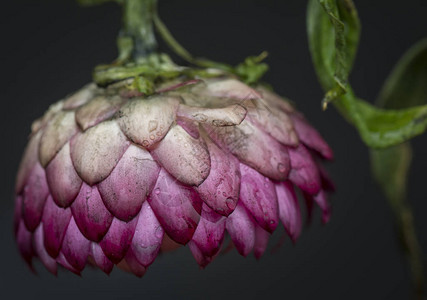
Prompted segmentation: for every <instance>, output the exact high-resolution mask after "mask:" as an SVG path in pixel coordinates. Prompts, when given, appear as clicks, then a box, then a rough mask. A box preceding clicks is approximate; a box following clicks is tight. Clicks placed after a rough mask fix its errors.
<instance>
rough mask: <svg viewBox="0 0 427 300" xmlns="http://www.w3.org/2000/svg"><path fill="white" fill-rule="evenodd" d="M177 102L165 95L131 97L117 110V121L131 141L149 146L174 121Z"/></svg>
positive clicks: (154, 142)
mask: <svg viewBox="0 0 427 300" xmlns="http://www.w3.org/2000/svg"><path fill="white" fill-rule="evenodd" d="M178 104H179V100H178V99H177V98H173V97H165V96H154V97H151V98H148V99H146V98H145V99H133V100H130V101H129V102H128V103H126V104H125V105H124V106H123V107H122V108H121V109H120V111H119V112H118V123H119V125H120V128H121V129H122V130H123V132H124V134H125V135H126V136H127V137H128V138H129V139H130V140H131V141H132V142H134V143H136V144H139V145H141V146H143V147H145V148H151V147H152V146H153V145H154V144H156V143H158V142H159V141H160V140H162V139H163V137H164V136H165V135H166V134H167V132H168V130H169V128H170V127H171V126H172V124H173V123H174V122H175V115H176V111H177V109H178Z"/></svg>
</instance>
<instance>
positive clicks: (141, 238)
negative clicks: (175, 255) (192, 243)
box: [130, 202, 164, 267]
mask: <svg viewBox="0 0 427 300" xmlns="http://www.w3.org/2000/svg"><path fill="white" fill-rule="evenodd" d="M163 235H164V231H163V228H162V226H161V225H160V223H159V221H158V220H157V218H156V216H155V215H154V212H153V210H152V209H151V206H150V205H149V204H148V202H144V204H143V205H142V209H141V212H140V214H139V217H138V223H137V225H136V228H135V234H134V236H133V239H132V244H131V248H130V249H132V253H133V254H134V256H135V257H136V259H137V260H138V261H139V263H140V264H142V265H143V266H146V267H147V266H149V265H150V264H152V263H153V261H154V259H155V258H156V257H157V254H158V252H159V250H160V246H161V244H162V240H163Z"/></svg>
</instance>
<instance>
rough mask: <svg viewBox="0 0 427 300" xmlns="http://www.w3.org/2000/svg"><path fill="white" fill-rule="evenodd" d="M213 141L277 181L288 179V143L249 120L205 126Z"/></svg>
mask: <svg viewBox="0 0 427 300" xmlns="http://www.w3.org/2000/svg"><path fill="white" fill-rule="evenodd" d="M204 128H205V130H206V131H207V132H208V134H209V136H210V137H211V138H212V140H213V141H214V142H215V143H216V144H217V145H218V146H219V147H220V148H221V149H222V150H223V151H226V152H230V153H232V154H233V155H235V156H237V158H239V160H240V161H241V162H243V163H244V164H246V165H248V166H250V167H252V168H254V169H256V170H257V171H258V172H260V173H262V174H263V175H264V176H267V177H269V178H271V179H274V180H279V181H281V180H285V179H286V178H287V177H288V173H289V169H290V160H289V154H288V151H287V149H286V146H284V145H282V144H280V143H279V142H278V141H276V140H275V139H274V138H273V137H271V136H270V135H268V134H266V133H264V132H262V131H261V130H260V129H259V128H258V127H256V126H254V125H252V124H251V123H250V122H248V121H247V120H243V122H242V123H241V124H240V125H238V126H226V127H215V126H207V125H204Z"/></svg>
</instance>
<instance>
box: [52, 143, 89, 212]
mask: <svg viewBox="0 0 427 300" xmlns="http://www.w3.org/2000/svg"><path fill="white" fill-rule="evenodd" d="M46 179H47V183H48V185H49V190H50V193H51V195H52V197H53V199H54V200H55V202H56V204H58V205H59V206H60V207H68V206H70V205H71V204H72V203H73V201H74V199H75V198H76V196H77V194H78V193H79V191H80V187H81V185H82V180H81V179H80V177H79V175H78V174H77V172H76V170H75V169H74V166H73V162H72V161H71V156H70V144H69V143H67V144H65V146H64V147H63V148H62V149H61V151H59V153H58V154H57V155H56V156H55V158H54V159H53V160H52V161H51V162H50V163H49V165H48V166H47V168H46Z"/></svg>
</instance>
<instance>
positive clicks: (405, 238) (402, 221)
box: [395, 204, 425, 299]
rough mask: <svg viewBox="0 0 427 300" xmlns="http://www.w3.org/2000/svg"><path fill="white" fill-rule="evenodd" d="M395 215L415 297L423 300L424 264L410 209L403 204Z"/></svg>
mask: <svg viewBox="0 0 427 300" xmlns="http://www.w3.org/2000/svg"><path fill="white" fill-rule="evenodd" d="M395 214H396V218H397V223H398V226H399V229H400V233H401V241H402V243H403V246H404V248H405V250H406V252H407V259H408V262H409V264H410V268H411V273H412V281H413V284H414V290H415V293H416V297H417V299H423V297H424V292H425V291H424V288H425V287H424V284H425V277H424V264H423V256H422V251H421V247H420V245H419V242H418V239H417V235H416V232H415V224H414V217H413V214H412V209H411V208H410V207H409V205H407V204H404V205H402V207H401V208H400V209H399V210H398V211H397V210H396V211H395Z"/></svg>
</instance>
